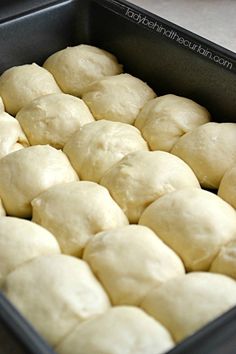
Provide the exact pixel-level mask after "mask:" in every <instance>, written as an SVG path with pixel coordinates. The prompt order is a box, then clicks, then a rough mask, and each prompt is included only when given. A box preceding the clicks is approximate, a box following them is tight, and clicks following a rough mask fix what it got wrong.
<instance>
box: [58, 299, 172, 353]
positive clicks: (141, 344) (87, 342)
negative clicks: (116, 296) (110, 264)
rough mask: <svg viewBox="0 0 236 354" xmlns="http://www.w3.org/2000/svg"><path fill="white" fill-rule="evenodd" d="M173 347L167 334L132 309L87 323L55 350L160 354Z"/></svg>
mask: <svg viewBox="0 0 236 354" xmlns="http://www.w3.org/2000/svg"><path fill="white" fill-rule="evenodd" d="M173 346H174V342H173V340H172V338H171V336H170V334H169V333H168V331H167V330H166V329H165V328H164V327H163V326H162V325H161V324H160V323H158V322H157V321H155V320H154V319H153V318H151V317H149V316H148V315H147V314H145V312H143V311H142V310H141V309H138V308H136V307H132V306H130V307H128V306H127V307H126V306H119V307H113V308H111V309H109V310H108V311H107V312H105V313H104V314H102V315H100V316H96V317H94V318H91V319H89V320H88V321H86V322H84V323H82V324H80V325H79V326H77V327H76V328H75V330H74V331H72V332H71V333H70V334H69V335H68V336H67V337H66V338H65V339H64V340H63V341H62V342H61V343H60V345H59V346H58V347H57V348H56V351H57V353H58V354H85V353H88V354H103V353H104V354H126V353H135V354H163V353H166V352H167V351H168V350H170V349H171V348H172V347H173Z"/></svg>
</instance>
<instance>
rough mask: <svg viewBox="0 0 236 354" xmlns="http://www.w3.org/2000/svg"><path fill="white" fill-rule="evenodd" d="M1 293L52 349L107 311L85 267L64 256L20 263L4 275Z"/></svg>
mask: <svg viewBox="0 0 236 354" xmlns="http://www.w3.org/2000/svg"><path fill="white" fill-rule="evenodd" d="M3 292H4V293H5V295H6V296H7V298H8V299H9V300H10V301H11V302H12V303H13V304H14V305H15V306H16V307H17V309H18V310H19V311H20V312H21V313H22V314H23V315H24V316H25V317H26V319H27V320H28V321H29V322H30V323H31V324H32V325H33V326H34V327H35V328H36V330H37V331H38V332H39V333H40V334H41V335H42V336H43V337H44V339H46V340H47V341H48V343H49V344H50V345H52V346H55V345H57V344H58V343H59V341H60V340H62V339H63V338H64V337H65V336H66V335H67V334H68V333H70V332H71V331H72V329H74V327H75V326H76V325H77V324H78V323H80V322H82V321H84V320H86V319H88V318H89V317H92V316H94V315H97V314H100V313H103V312H104V311H106V310H107V309H108V308H109V307H110V303H109V300H108V297H107V294H106V293H105V291H104V290H103V288H102V286H101V285H100V283H99V282H98V281H97V279H96V278H95V276H94V275H93V273H92V272H91V270H90V268H89V266H88V264H87V263H85V262H83V261H81V260H79V259H77V258H74V257H71V256H66V255H51V256H41V257H37V258H35V259H33V260H31V261H29V262H27V263H24V264H23V265H21V266H20V267H18V268H17V269H15V270H14V271H13V272H11V273H9V274H8V276H7V277H6V280H5V283H4V284H3Z"/></svg>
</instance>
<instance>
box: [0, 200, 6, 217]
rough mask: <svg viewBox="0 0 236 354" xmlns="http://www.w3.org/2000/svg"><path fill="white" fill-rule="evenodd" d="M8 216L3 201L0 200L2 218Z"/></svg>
mask: <svg viewBox="0 0 236 354" xmlns="http://www.w3.org/2000/svg"><path fill="white" fill-rule="evenodd" d="M5 215H6V210H5V209H4V207H3V204H2V200H1V198H0V216H5Z"/></svg>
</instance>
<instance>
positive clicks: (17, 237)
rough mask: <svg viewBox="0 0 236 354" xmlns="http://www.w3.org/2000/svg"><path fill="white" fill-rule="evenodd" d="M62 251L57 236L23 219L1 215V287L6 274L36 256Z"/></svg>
mask: <svg viewBox="0 0 236 354" xmlns="http://www.w3.org/2000/svg"><path fill="white" fill-rule="evenodd" d="M57 253H60V248H59V246H58V243H57V241H56V239H55V237H54V236H53V235H52V234H51V233H50V232H49V231H48V230H46V229H44V228H43V227H41V226H39V225H37V224H35V223H33V222H31V221H28V220H23V219H18V218H13V217H8V216H7V217H0V287H1V285H2V283H3V281H4V279H5V277H6V275H7V274H8V273H9V272H11V271H12V270H14V269H15V268H16V267H18V266H19V265H21V264H23V263H24V262H27V261H29V260H31V259H33V258H35V257H38V256H42V255H47V254H48V255H49V254H57Z"/></svg>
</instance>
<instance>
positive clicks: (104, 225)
mask: <svg viewBox="0 0 236 354" xmlns="http://www.w3.org/2000/svg"><path fill="white" fill-rule="evenodd" d="M32 207H33V221H35V222H37V223H38V224H40V225H42V226H44V227H46V229H48V230H50V231H51V232H52V233H53V234H54V235H55V236H56V238H57V240H58V242H59V244H60V246H61V249H62V251H63V253H67V254H72V255H75V256H78V257H80V256H81V255H82V250H83V248H84V246H85V245H86V243H87V242H88V240H89V239H90V238H91V237H93V236H94V235H95V234H96V233H98V232H100V231H103V230H109V229H112V228H115V227H118V226H122V225H126V224H127V223H128V221H127V218H126V216H125V215H124V213H123V212H122V210H121V209H120V207H119V206H118V205H117V204H116V202H115V201H114V200H113V199H112V198H111V196H110V194H109V192H108V190H107V189H106V188H104V187H102V186H100V185H99V184H97V183H94V182H72V183H66V184H63V185H58V186H54V187H52V188H50V189H48V190H47V191H45V192H44V193H42V194H40V195H39V196H38V197H37V198H35V199H34V200H33V201H32Z"/></svg>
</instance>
